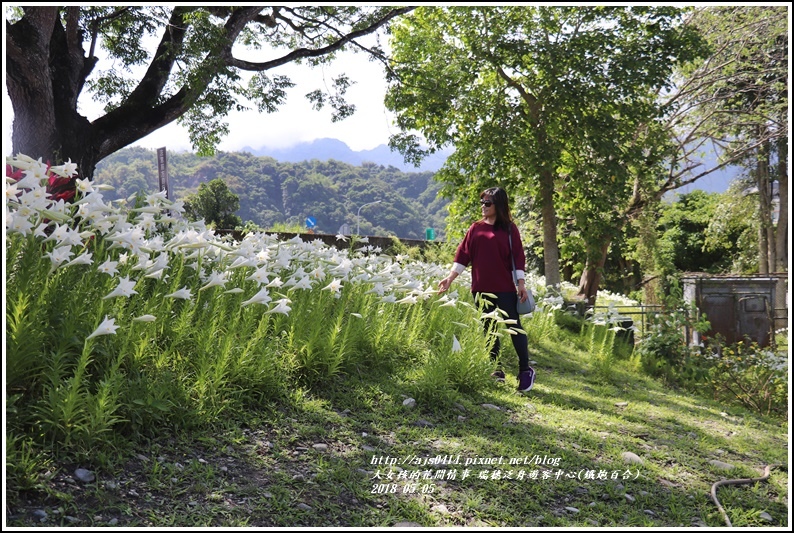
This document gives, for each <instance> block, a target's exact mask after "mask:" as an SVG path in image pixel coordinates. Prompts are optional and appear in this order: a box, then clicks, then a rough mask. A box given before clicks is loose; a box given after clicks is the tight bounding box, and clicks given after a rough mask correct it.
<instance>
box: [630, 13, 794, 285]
mask: <svg viewBox="0 0 794 533" xmlns="http://www.w3.org/2000/svg"><path fill="white" fill-rule="evenodd" d="M788 10H789V8H788V7H787V6H763V5H759V6H755V5H747V6H715V7H712V6H709V7H702V8H698V9H695V10H693V11H692V16H691V17H690V18H689V19H688V21H687V23H688V25H689V26H691V27H693V28H696V29H697V30H698V31H699V32H700V33H701V34H702V35H703V37H704V39H705V40H706V41H707V42H708V44H709V46H710V49H711V52H710V54H709V55H708V56H706V57H705V58H702V59H699V60H696V61H693V62H690V63H687V64H685V65H683V66H682V67H681V68H679V69H677V75H676V88H675V90H674V91H672V92H670V93H669V94H668V95H667V96H666V97H665V100H666V106H667V111H666V115H665V122H664V127H665V129H666V131H667V132H668V135H669V137H670V139H671V141H672V145H671V148H672V149H671V151H670V153H669V156H668V158H669V165H668V171H667V173H666V174H667V175H666V177H664V179H663V180H661V181H660V182H659V183H658V184H656V185H655V187H654V188H653V189H645V192H646V193H647V194H646V195H645V196H643V197H642V198H640V197H638V198H637V201H636V202H635V203H634V204H633V209H634V211H633V212H632V213H630V216H632V217H633V216H636V214H637V213H638V211H639V210H640V209H642V207H643V206H644V205H645V204H646V202H649V201H650V202H653V201H658V200H659V199H660V198H661V197H662V196H663V195H664V194H665V193H667V192H668V191H671V190H674V189H676V188H679V187H681V186H683V185H686V184H689V183H693V182H694V181H696V180H698V179H700V178H701V177H703V176H705V175H708V174H710V173H712V172H714V171H716V170H719V169H721V168H724V167H726V166H728V165H739V166H742V167H744V168H745V169H747V173H748V175H751V176H753V178H754V182H755V186H756V187H757V189H758V193H759V194H758V210H759V211H758V213H759V219H760V221H761V225H760V227H759V233H758V237H759V239H758V247H759V270H760V271H761V272H768V271H769V269H776V270H779V271H783V270H785V269H786V265H787V263H788V250H787V246H786V244H787V240H786V238H787V233H788V91H789V87H788V82H787V80H788V64H789V61H788V53H789V51H788V23H789V20H790V17H789V13H788ZM706 149H709V150H711V151H715V152H716V153H718V154H719V155H720V159H719V161H718V162H717V164H715V165H713V166H704V164H703V162H702V161H703V159H702V154H703V152H704V151H706ZM774 182H777V184H778V187H777V189H778V191H779V200H780V202H779V206H780V216H779V217H778V222H777V224H776V225H775V224H773V222H772V201H771V191H772V190H773V186H772V184H773V183H774Z"/></svg>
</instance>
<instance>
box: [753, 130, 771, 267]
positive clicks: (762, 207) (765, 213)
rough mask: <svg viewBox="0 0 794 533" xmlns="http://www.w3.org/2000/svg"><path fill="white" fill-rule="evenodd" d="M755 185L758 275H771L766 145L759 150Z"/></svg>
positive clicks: (767, 155)
mask: <svg viewBox="0 0 794 533" xmlns="http://www.w3.org/2000/svg"><path fill="white" fill-rule="evenodd" d="M755 184H756V187H757V188H758V220H759V225H758V273H759V274H769V255H770V246H769V226H770V224H771V222H772V217H771V215H770V211H771V209H770V204H771V202H770V200H769V153H768V145H767V143H764V144H763V145H762V146H761V147H760V148H759V150H758V155H757V160H756V167H755Z"/></svg>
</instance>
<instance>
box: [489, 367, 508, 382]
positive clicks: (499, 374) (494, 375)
mask: <svg viewBox="0 0 794 533" xmlns="http://www.w3.org/2000/svg"><path fill="white" fill-rule="evenodd" d="M491 377H492V378H494V379H495V380H496V381H498V382H499V383H504V381H505V373H504V372H502V371H501V370H499V369H497V370H494V372H493V373H492V374H491Z"/></svg>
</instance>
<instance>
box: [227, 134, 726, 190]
mask: <svg viewBox="0 0 794 533" xmlns="http://www.w3.org/2000/svg"><path fill="white" fill-rule="evenodd" d="M242 151H243V152H248V153H250V154H251V155H255V156H268V157H272V158H273V159H275V160H277V161H282V162H288V163H300V162H301V161H311V160H312V159H317V160H319V161H328V160H332V159H333V160H336V161H340V162H342V163H348V164H350V165H354V166H360V165H361V164H362V163H375V164H377V165H383V166H386V167H388V166H393V167H395V168H397V169H399V170H401V171H402V172H436V171H437V170H438V169H440V168H441V166H442V165H443V164H444V162H445V161H446V160H447V157H449V155H450V154H452V152H453V150H452V149H447V150H443V151H440V152H436V153H434V154H431V155H429V156H428V157H427V158H425V159H424V160H423V161H422V164H421V165H420V166H419V167H418V168H417V167H415V166H413V165H412V164H410V163H406V162H405V160H404V159H403V157H402V155H400V153H399V152H392V151H391V149H390V148H389V147H388V146H387V145H385V144H381V145H379V146H376V147H375V148H373V149H371V150H359V151H355V150H352V149H351V148H350V147H349V146H348V145H347V144H345V143H344V142H342V141H340V140H338V139H328V138H324V139H315V140H314V141H311V142H304V143H299V144H296V145H294V146H291V147H289V148H269V147H267V146H262V147H260V148H258V149H257V148H251V147H250V146H246V147H244V148H243V150H242ZM716 160H717V157H716V155H715V154H714V153H709V154H707V155H706V157H705V160H704V166H703V168H710V167H711V166H714V165H715V164H716ZM706 165H708V166H706ZM740 172H741V170H740V169H738V168H737V167H726V168H723V169H721V170H719V171H717V172H714V173H712V174H709V175H707V176H704V177H702V178H700V179H699V180H698V181H696V182H695V183H693V184H690V185H686V186H684V187H681V188H680V189H678V190H677V191H676V193H678V194H683V193H688V192H692V191H693V190H694V189H701V190H704V191H706V192H725V191H726V190H728V186H729V185H730V182H731V181H733V179H734V178H736V177H737V176H738V175H739V174H740Z"/></svg>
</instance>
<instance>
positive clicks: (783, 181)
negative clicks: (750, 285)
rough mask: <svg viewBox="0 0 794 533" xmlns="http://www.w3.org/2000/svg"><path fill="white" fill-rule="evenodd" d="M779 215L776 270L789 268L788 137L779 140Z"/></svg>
mask: <svg viewBox="0 0 794 533" xmlns="http://www.w3.org/2000/svg"><path fill="white" fill-rule="evenodd" d="M777 145H778V146H777V158H778V159H777V176H776V177H777V184H778V200H779V203H778V217H777V227H776V228H775V259H776V262H775V272H785V271H786V270H787V268H788V247H787V246H788V138H787V137H780V138H779V139H778V141H777Z"/></svg>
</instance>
